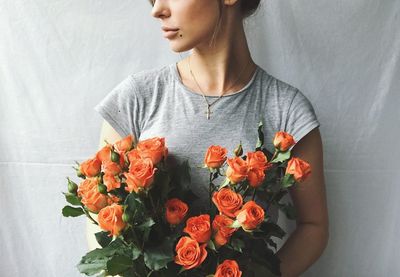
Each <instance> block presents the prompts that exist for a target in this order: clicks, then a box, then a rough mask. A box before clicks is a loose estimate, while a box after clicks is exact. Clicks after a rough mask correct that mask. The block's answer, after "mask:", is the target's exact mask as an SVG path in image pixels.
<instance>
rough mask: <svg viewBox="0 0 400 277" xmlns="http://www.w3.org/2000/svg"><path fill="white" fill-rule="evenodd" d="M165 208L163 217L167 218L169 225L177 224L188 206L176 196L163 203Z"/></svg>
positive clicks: (184, 214)
mask: <svg viewBox="0 0 400 277" xmlns="http://www.w3.org/2000/svg"><path fill="white" fill-rule="evenodd" d="M165 209H166V212H165V218H166V219H167V222H168V223H169V224H171V225H178V224H179V223H180V222H181V221H182V219H183V218H184V217H185V216H186V214H187V212H188V210H189V207H188V205H187V204H186V203H185V202H183V201H181V200H179V199H178V198H172V199H169V200H168V201H167V203H166V204H165Z"/></svg>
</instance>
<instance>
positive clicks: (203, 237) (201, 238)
mask: <svg viewBox="0 0 400 277" xmlns="http://www.w3.org/2000/svg"><path fill="white" fill-rule="evenodd" d="M183 231H184V232H185V233H188V234H189V235H190V237H191V238H192V239H195V240H196V241H198V242H199V243H203V242H207V241H209V240H210V237H211V224H210V215H209V214H202V215H199V216H193V217H190V218H189V219H188V220H186V227H185V229H183Z"/></svg>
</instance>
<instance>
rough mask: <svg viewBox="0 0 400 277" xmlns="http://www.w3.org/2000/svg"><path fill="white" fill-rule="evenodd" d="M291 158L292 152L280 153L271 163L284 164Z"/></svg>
mask: <svg viewBox="0 0 400 277" xmlns="http://www.w3.org/2000/svg"><path fill="white" fill-rule="evenodd" d="M289 158H290V150H287V151H285V152H278V155H276V157H275V158H274V159H273V160H272V161H271V163H279V162H284V161H286V160H288V159H289Z"/></svg>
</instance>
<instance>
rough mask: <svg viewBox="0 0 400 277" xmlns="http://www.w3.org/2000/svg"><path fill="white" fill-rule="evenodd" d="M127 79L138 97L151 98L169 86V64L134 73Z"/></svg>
mask: <svg viewBox="0 0 400 277" xmlns="http://www.w3.org/2000/svg"><path fill="white" fill-rule="evenodd" d="M128 79H129V81H130V82H131V83H132V84H133V86H134V87H135V90H136V92H137V94H139V96H140V97H145V98H146V97H152V96H154V93H155V92H158V91H160V88H161V87H165V86H168V85H170V84H171V64H167V65H160V66H156V67H153V68H146V69H142V70H139V71H136V72H134V73H131V74H130V75H129V76H128Z"/></svg>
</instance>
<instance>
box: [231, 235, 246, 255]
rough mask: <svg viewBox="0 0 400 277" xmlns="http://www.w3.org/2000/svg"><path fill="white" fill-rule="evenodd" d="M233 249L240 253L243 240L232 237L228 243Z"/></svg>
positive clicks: (243, 245)
mask: <svg viewBox="0 0 400 277" xmlns="http://www.w3.org/2000/svg"><path fill="white" fill-rule="evenodd" d="M229 245H230V246H231V247H232V249H233V250H235V251H237V252H240V253H242V249H243V248H244V247H245V244H244V241H243V240H241V239H238V238H232V239H231V242H230V244H229Z"/></svg>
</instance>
